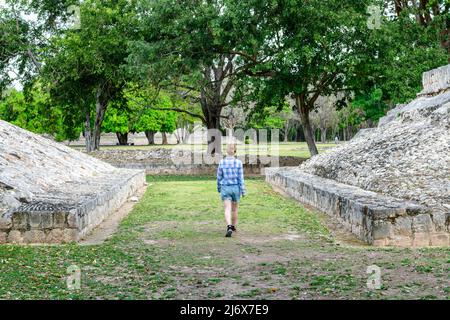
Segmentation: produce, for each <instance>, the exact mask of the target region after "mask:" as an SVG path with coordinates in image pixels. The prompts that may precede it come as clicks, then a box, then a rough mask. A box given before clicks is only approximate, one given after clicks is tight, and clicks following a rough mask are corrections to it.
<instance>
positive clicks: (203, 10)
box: [129, 0, 264, 154]
mask: <svg viewBox="0 0 450 320" xmlns="http://www.w3.org/2000/svg"><path fill="white" fill-rule="evenodd" d="M255 3H256V2H255ZM233 5H235V3H228V1H227V0H225V1H223V0H212V1H201V0H195V1H192V0H182V1H179V0H163V1H151V0H147V1H144V2H143V5H142V6H141V12H140V16H142V17H143V21H142V30H143V33H144V34H145V36H144V37H143V39H142V40H140V41H136V42H134V45H133V50H132V54H131V56H130V58H129V62H130V69H131V70H132V71H133V73H134V74H137V75H140V76H142V77H144V78H145V79H147V80H148V79H149V80H151V81H152V82H153V84H154V85H157V86H160V87H162V88H164V89H165V90H170V91H171V92H175V93H178V94H179V95H180V96H182V97H183V98H185V99H189V100H190V101H191V102H194V103H199V104H200V106H201V113H197V112H191V111H188V110H179V109H177V108H173V110H175V111H180V112H184V113H188V114H189V115H191V116H193V117H196V118H198V119H200V120H201V121H202V122H203V124H204V125H205V126H206V127H207V128H208V129H216V130H218V129H221V126H220V124H221V121H220V120H221V118H224V117H226V116H225V115H223V114H222V111H223V109H224V108H225V107H226V106H228V105H230V102H231V100H232V90H233V86H234V85H235V80H236V79H237V76H238V75H239V74H241V73H242V72H243V71H244V70H247V68H248V66H247V65H245V64H244V65H243V64H242V62H243V60H242V59H240V58H239V53H238V52H237V51H236V47H237V44H238V43H239V42H240V41H242V40H243V39H242V36H243V34H242V32H241V30H240V29H239V27H237V28H235V26H234V25H233V23H235V22H237V21H238V22H239V23H241V24H251V23H263V22H264V21H259V22H258V17H263V15H255V16H254V17H251V19H250V20H246V21H242V20H241V21H239V19H240V17H239V15H240V13H239V8H233V7H232V6H233ZM249 64H250V65H253V64H254V61H250V62H249ZM215 152H217V153H221V140H220V136H214V135H211V131H209V130H208V153H209V154H214V153H215Z"/></svg>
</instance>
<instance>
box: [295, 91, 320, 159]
mask: <svg viewBox="0 0 450 320" xmlns="http://www.w3.org/2000/svg"><path fill="white" fill-rule="evenodd" d="M295 105H296V107H297V110H298V112H299V114H300V121H301V123H302V128H303V133H304V135H305V140H306V143H307V145H308V149H309V153H310V154H311V156H315V155H317V154H319V151H318V150H317V146H316V143H315V142H314V132H313V129H312V127H311V122H310V120H309V111H310V108H309V106H308V104H307V103H306V101H305V99H304V97H301V96H300V95H296V96H295Z"/></svg>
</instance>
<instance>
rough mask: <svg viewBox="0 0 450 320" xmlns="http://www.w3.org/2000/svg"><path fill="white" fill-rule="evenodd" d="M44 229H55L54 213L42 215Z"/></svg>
mask: <svg viewBox="0 0 450 320" xmlns="http://www.w3.org/2000/svg"><path fill="white" fill-rule="evenodd" d="M41 223H42V229H53V212H44V213H42V214H41Z"/></svg>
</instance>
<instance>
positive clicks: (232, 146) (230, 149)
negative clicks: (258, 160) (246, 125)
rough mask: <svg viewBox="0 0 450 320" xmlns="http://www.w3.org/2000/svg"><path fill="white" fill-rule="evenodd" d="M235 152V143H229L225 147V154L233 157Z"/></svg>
mask: <svg viewBox="0 0 450 320" xmlns="http://www.w3.org/2000/svg"><path fill="white" fill-rule="evenodd" d="M236 152H237V146H236V144H235V143H229V144H228V146H227V154H228V155H229V156H234V155H235V154H236Z"/></svg>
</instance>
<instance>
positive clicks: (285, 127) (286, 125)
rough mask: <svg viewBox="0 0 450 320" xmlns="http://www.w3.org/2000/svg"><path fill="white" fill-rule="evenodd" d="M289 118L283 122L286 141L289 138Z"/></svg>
mask: <svg viewBox="0 0 450 320" xmlns="http://www.w3.org/2000/svg"><path fill="white" fill-rule="evenodd" d="M289 129H290V128H289V120H287V121H286V122H285V124H284V142H288V139H289Z"/></svg>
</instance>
